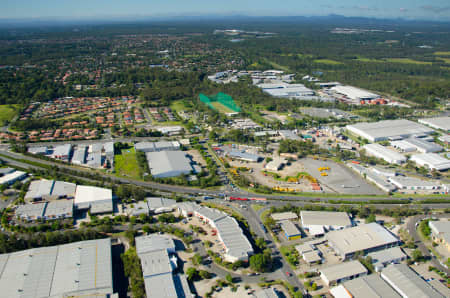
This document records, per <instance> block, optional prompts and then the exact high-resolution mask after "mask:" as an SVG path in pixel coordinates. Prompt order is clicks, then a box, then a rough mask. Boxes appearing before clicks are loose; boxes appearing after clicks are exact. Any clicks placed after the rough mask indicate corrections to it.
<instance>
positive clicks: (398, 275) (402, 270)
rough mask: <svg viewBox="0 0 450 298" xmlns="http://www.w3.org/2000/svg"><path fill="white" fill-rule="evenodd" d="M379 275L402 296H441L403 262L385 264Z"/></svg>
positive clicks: (411, 297) (435, 297)
mask: <svg viewBox="0 0 450 298" xmlns="http://www.w3.org/2000/svg"><path fill="white" fill-rule="evenodd" d="M381 277H382V278H383V279H384V280H385V281H386V282H387V283H389V284H390V285H391V286H392V287H393V288H395V289H396V290H397V292H399V293H400V294H401V295H402V296H403V297H408V298H423V297H428V298H443V297H444V296H442V295H441V294H439V293H438V292H437V291H436V290H434V289H433V287H431V286H430V285H429V284H428V283H427V282H426V281H425V280H423V279H422V278H421V277H420V276H419V275H418V274H417V273H416V272H414V271H413V270H412V269H411V268H409V267H408V266H407V265H405V264H393V265H389V266H387V267H386V268H385V269H383V271H382V272H381Z"/></svg>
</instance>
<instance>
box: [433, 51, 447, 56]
mask: <svg viewBox="0 0 450 298" xmlns="http://www.w3.org/2000/svg"><path fill="white" fill-rule="evenodd" d="M434 55H436V56H450V51H446V52H434Z"/></svg>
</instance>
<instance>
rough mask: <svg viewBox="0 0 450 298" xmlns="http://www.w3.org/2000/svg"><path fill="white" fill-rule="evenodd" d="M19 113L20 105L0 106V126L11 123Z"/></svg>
mask: <svg viewBox="0 0 450 298" xmlns="http://www.w3.org/2000/svg"><path fill="white" fill-rule="evenodd" d="M19 112H20V105H0V126H3V125H5V124H4V123H5V121H11V120H12V119H13V118H14V117H15V116H16V115H18V114H19Z"/></svg>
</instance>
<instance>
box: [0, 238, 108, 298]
mask: <svg viewBox="0 0 450 298" xmlns="http://www.w3.org/2000/svg"><path fill="white" fill-rule="evenodd" d="M0 289H1V294H0V296H2V297H8V298H15V297H17V298H20V297H78V296H92V297H110V295H112V294H113V276H112V259H111V240H110V239H109V238H107V239H100V240H90V241H81V242H74V243H70V244H64V245H59V246H49V247H41V248H33V249H28V250H23V251H18V252H14V253H9V254H2V255H0Z"/></svg>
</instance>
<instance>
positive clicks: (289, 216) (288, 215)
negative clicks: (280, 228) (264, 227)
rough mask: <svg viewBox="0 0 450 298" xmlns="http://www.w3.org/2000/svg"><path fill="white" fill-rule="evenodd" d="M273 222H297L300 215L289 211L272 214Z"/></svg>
mask: <svg viewBox="0 0 450 298" xmlns="http://www.w3.org/2000/svg"><path fill="white" fill-rule="evenodd" d="M270 216H271V217H272V218H273V220H275V221H281V220H297V219H298V215H297V214H296V213H294V212H291V211H288V212H279V213H272V214H271V215H270Z"/></svg>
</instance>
